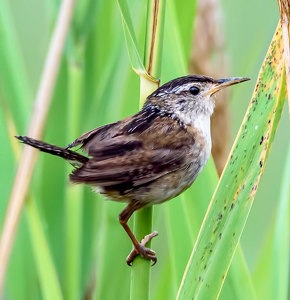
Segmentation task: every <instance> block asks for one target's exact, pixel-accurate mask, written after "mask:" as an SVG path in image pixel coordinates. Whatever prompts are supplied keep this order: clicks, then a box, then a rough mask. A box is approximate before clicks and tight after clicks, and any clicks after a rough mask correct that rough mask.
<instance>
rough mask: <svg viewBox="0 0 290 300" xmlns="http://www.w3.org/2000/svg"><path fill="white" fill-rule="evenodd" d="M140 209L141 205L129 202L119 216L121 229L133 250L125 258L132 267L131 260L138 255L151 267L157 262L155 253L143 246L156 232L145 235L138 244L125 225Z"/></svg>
mask: <svg viewBox="0 0 290 300" xmlns="http://www.w3.org/2000/svg"><path fill="white" fill-rule="evenodd" d="M141 207H143V205H142V204H140V203H138V202H131V203H129V204H128V205H127V206H126V207H125V209H124V210H123V211H122V212H121V213H120V215H119V222H120V224H121V225H122V226H123V228H124V229H125V230H126V232H127V234H128V235H129V237H130V239H131V241H132V243H133V245H134V249H133V250H132V251H131V252H130V254H129V255H128V257H127V264H128V265H129V266H131V265H132V262H133V260H134V259H135V257H136V256H137V255H138V254H139V255H140V256H141V257H143V258H145V259H148V260H152V261H153V265H155V264H156V262H157V258H156V256H155V251H153V250H151V249H149V248H146V247H145V246H146V244H147V243H148V242H149V241H150V240H151V239H152V238H153V237H155V236H156V235H158V232H157V231H153V232H152V233H150V234H148V235H146V236H145V237H144V238H143V239H142V241H141V242H140V243H139V242H138V241H137V239H136V237H135V235H134V234H133V232H132V231H131V229H130V228H129V226H128V224H127V222H128V220H129V219H130V217H131V216H132V214H133V213H134V211H136V210H137V209H139V208H141Z"/></svg>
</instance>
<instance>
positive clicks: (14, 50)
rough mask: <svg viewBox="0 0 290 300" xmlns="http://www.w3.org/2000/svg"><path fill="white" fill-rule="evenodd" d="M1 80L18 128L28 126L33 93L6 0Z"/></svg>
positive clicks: (0, 24)
mask: <svg viewBox="0 0 290 300" xmlns="http://www.w3.org/2000/svg"><path fill="white" fill-rule="evenodd" d="M0 28H1V30H0V48H1V52H0V64H1V68H0V80H1V85H2V88H3V91H4V93H5V96H6V98H7V99H9V102H8V104H9V107H10V110H11V111H12V112H13V115H14V116H17V118H16V119H15V122H16V126H17V128H18V127H20V126H21V128H23V127H24V126H26V122H27V120H28V116H29V109H30V106H29V105H27V103H29V102H31V100H32V93H31V90H30V86H29V84H28V79H27V74H26V72H25V71H26V70H25V67H24V62H23V57H22V53H21V51H20V50H19V45H18V39H17V36H16V32H15V24H14V22H13V21H12V16H11V11H10V9H9V5H8V3H7V1H6V0H4V1H2V2H1V9H0Z"/></svg>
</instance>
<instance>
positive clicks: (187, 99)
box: [17, 75, 249, 265]
mask: <svg viewBox="0 0 290 300" xmlns="http://www.w3.org/2000/svg"><path fill="white" fill-rule="evenodd" d="M246 80H249V79H248V78H227V79H219V80H215V79H213V78H210V77H206V76H199V75H189V76H184V77H180V78H176V79H174V80H172V81H170V82H167V83H166V84H164V85H162V86H161V87H159V88H158V89H157V90H156V91H155V92H154V93H152V94H151V95H150V96H148V98H147V100H146V102H145V104H144V106H143V108H142V110H141V111H139V112H138V113H137V114H135V115H133V116H130V117H127V118H125V119H123V120H121V121H118V122H116V123H112V124H108V125H105V126H102V127H99V128H97V129H93V130H91V131H89V132H87V133H85V134H83V135H82V136H81V137H79V138H78V139H76V140H75V141H74V142H72V143H71V144H70V145H68V146H67V147H65V148H61V147H58V146H54V145H51V144H47V143H44V142H42V141H38V140H34V139H32V138H29V137H25V136H18V137H17V138H18V139H19V140H20V141H22V142H23V143H25V144H27V145H30V146H32V147H35V148H37V149H39V150H40V151H43V152H48V153H50V154H53V155H57V156H60V157H62V158H64V159H66V160H68V161H69V162H71V163H72V165H73V166H75V169H74V170H73V172H72V173H71V174H70V180H71V181H72V182H74V183H85V184H88V185H90V186H92V187H93V189H94V190H95V191H97V192H99V193H101V194H103V195H105V196H107V197H108V198H109V199H110V200H113V201H118V202H125V203H127V206H126V207H125V209H124V210H123V211H122V212H121V213H120V215H119V221H120V224H121V225H122V226H123V228H124V229H125V230H126V232H127V234H128V235H129V237H130V239H131V241H132V243H133V245H134V249H133V250H132V251H131V253H130V254H129V256H128V257H127V263H128V264H129V265H131V264H132V262H133V260H134V258H135V256H136V255H140V256H142V257H143V258H145V259H148V260H152V261H153V264H155V263H156V261H157V258H156V256H155V252H154V251H153V250H151V249H149V248H146V243H147V242H148V241H149V240H150V239H151V238H153V237H154V236H156V235H157V232H153V233H151V234H149V235H147V236H146V237H145V238H144V239H143V240H142V241H141V242H138V241H137V239H136V237H135V236H134V234H133V232H132V231H131V229H130V228H129V226H128V224H127V222H128V220H129V219H130V217H131V215H132V214H133V213H134V212H135V211H136V210H138V209H140V208H142V207H144V206H149V205H153V204H159V203H162V202H164V201H167V200H169V199H172V198H174V197H176V196H178V195H179V194H180V193H182V192H183V191H185V190H186V189H187V188H188V187H190V185H191V184H192V183H193V182H194V180H195V178H196V177H197V175H198V174H199V173H200V172H201V171H202V169H203V168H204V166H205V164H206V162H207V161H208V159H209V156H210V153H211V135H210V117H211V115H212V113H213V111H214V100H213V97H212V96H213V95H214V94H215V93H216V92H218V91H219V90H221V89H223V88H225V87H228V86H231V85H233V84H237V83H240V82H243V81H246ZM79 145H80V146H81V148H82V149H83V150H84V152H86V153H87V154H88V156H84V155H82V154H79V153H77V152H75V151H72V150H70V148H73V147H76V146H79Z"/></svg>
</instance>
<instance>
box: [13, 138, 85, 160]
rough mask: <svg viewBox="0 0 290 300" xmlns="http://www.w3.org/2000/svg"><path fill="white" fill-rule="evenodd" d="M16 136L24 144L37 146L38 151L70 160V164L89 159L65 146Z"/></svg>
mask: <svg viewBox="0 0 290 300" xmlns="http://www.w3.org/2000/svg"><path fill="white" fill-rule="evenodd" d="M16 138H17V139H18V140H20V141H21V142H23V143H24V144H27V145H29V146H32V147H34V148H37V149H38V150H40V151H43V152H47V153H50V154H52V155H56V156H60V157H62V158H64V159H66V160H68V161H70V162H71V163H72V164H73V163H74V162H78V163H82V164H83V163H85V162H87V161H88V160H89V158H88V157H86V156H84V155H81V154H79V153H77V152H75V151H72V150H69V149H66V148H61V147H58V146H54V145H51V144H48V143H45V142H42V141H38V140H35V139H32V138H30V137H27V136H16Z"/></svg>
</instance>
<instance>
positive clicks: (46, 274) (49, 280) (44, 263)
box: [26, 197, 64, 300]
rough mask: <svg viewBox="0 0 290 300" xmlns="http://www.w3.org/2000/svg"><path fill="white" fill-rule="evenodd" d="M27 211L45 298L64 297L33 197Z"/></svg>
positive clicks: (59, 298) (56, 299) (29, 201)
mask: <svg viewBox="0 0 290 300" xmlns="http://www.w3.org/2000/svg"><path fill="white" fill-rule="evenodd" d="M26 212H27V220H28V225H29V229H30V235H31V239H32V242H31V243H32V247H33V252H34V257H35V260H36V266H37V271H38V275H39V281H40V285H41V292H42V295H43V298H44V299H46V300H50V299H55V300H61V299H64V298H63V296H62V292H61V288H60V285H59V281H58V277H57V274H56V270H55V267H54V264H53V259H52V257H51V254H50V250H49V247H48V244H47V240H46V237H45V235H44V232H43V229H42V228H43V226H42V222H41V219H40V216H39V214H38V211H37V207H36V203H35V202H34V199H33V198H31V197H30V199H29V200H28V201H27V202H26Z"/></svg>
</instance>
